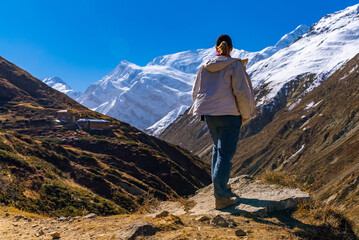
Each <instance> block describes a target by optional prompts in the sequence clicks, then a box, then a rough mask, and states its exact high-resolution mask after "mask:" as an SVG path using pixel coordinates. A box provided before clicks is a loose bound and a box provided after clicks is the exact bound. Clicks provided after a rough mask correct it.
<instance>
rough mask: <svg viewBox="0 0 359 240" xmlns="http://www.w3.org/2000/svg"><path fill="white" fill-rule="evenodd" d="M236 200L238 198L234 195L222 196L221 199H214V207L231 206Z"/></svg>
mask: <svg viewBox="0 0 359 240" xmlns="http://www.w3.org/2000/svg"><path fill="white" fill-rule="evenodd" d="M237 202H238V198H236V197H224V198H221V199H216V209H217V210H220V209H224V208H227V207H229V206H232V205H234V204H236V203H237Z"/></svg>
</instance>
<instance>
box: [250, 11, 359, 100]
mask: <svg viewBox="0 0 359 240" xmlns="http://www.w3.org/2000/svg"><path fill="white" fill-rule="evenodd" d="M358 13H359V4H357V5H354V6H352V7H348V8H346V9H344V10H342V11H339V12H335V13H333V14H328V15H326V16H324V17H322V18H321V19H320V20H319V21H318V22H317V23H315V24H313V25H312V27H311V28H310V29H309V31H308V32H307V33H306V34H304V35H303V36H302V37H301V38H300V39H297V41H295V42H294V43H293V44H291V45H289V46H288V47H286V48H284V49H282V50H280V51H278V52H276V53H275V54H273V55H272V56H271V57H269V58H267V59H264V60H262V61H260V62H256V63H254V64H253V65H252V66H250V67H249V68H248V72H249V74H250V76H251V79H252V81H253V86H254V87H257V89H259V88H262V89H264V88H265V91H266V94H265V95H262V96H257V104H259V105H261V104H263V103H266V102H268V101H271V100H273V98H274V97H275V96H276V95H277V93H278V92H279V91H280V90H281V89H282V87H283V86H284V85H285V84H286V83H288V82H289V81H291V80H294V79H295V78H298V76H304V75H309V74H314V75H315V79H314V82H313V83H312V85H311V86H310V87H309V86H308V89H307V91H306V92H308V91H311V90H312V89H313V88H314V87H316V86H318V84H320V83H321V82H322V81H323V80H325V79H326V78H327V77H328V76H329V75H331V74H332V73H333V72H334V71H335V70H337V69H338V68H340V67H341V66H342V65H343V64H344V63H345V62H347V61H348V60H349V59H351V58H353V57H354V56H355V55H356V54H357V53H358V52H359V15H358ZM264 86H265V87H264Z"/></svg>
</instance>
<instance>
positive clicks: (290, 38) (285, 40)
mask: <svg viewBox="0 0 359 240" xmlns="http://www.w3.org/2000/svg"><path fill="white" fill-rule="evenodd" d="M308 30H309V27H308V26H307V25H304V24H301V25H299V26H298V27H297V28H296V29H294V30H293V31H291V32H290V33H287V34H285V35H284V36H283V37H282V38H281V39H280V40H279V41H278V42H277V44H276V45H275V46H274V47H275V48H276V49H282V48H285V47H287V46H288V45H289V44H290V43H292V42H294V41H295V40H296V39H297V38H298V37H300V36H302V35H304V34H305V33H307V32H308Z"/></svg>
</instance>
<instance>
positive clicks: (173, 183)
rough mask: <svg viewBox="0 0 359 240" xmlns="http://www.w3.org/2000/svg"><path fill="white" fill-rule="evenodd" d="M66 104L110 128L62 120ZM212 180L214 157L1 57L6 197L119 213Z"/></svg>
mask: <svg viewBox="0 0 359 240" xmlns="http://www.w3.org/2000/svg"><path fill="white" fill-rule="evenodd" d="M61 109H67V110H69V111H72V112H73V113H74V114H77V115H78V116H81V117H83V118H101V119H106V120H109V121H111V126H110V129H108V130H105V131H84V130H82V129H79V128H78V126H77V125H76V124H71V123H68V124H65V125H57V124H56V123H55V121H54V116H56V112H57V111H58V110H61ZM209 182H210V177H209V171H208V165H207V164H205V163H204V162H202V161H201V160H200V159H199V158H197V157H194V156H192V155H190V154H189V152H188V151H186V150H184V149H181V148H179V147H176V146H174V145H172V144H168V143H166V142H164V141H162V140H159V139H156V138H154V137H151V136H148V135H146V134H145V133H143V132H141V131H139V130H138V129H136V128H134V127H131V126H130V125H128V124H126V123H123V122H120V121H118V120H116V119H113V118H110V117H108V116H105V115H102V114H99V113H96V112H94V111H91V110H89V109H87V108H85V107H84V106H82V105H80V104H78V103H77V102H75V101H74V100H72V99H71V98H69V97H68V96H66V95H65V94H63V93H60V92H58V91H56V90H54V89H53V88H51V87H49V86H47V85H46V84H44V83H43V82H41V81H40V80H38V79H36V78H34V77H33V76H31V75H30V74H29V73H27V72H25V71H23V70H22V69H20V68H18V67H17V66H15V65H14V64H12V63H10V62H8V61H6V60H5V59H3V58H0V202H1V203H2V204H5V205H12V206H15V207H18V208H21V209H25V210H28V211H33V212H38V213H46V214H49V215H59V214H67V215H76V214H82V213H83V212H86V211H92V212H95V213H97V214H103V215H106V214H118V213H125V212H130V211H134V210H136V209H138V207H139V206H140V204H142V203H143V201H144V200H145V199H146V198H148V197H155V198H159V199H168V198H177V197H179V196H185V195H188V194H193V193H194V192H195V191H196V190H197V189H198V188H200V187H202V186H204V185H206V184H208V183H209Z"/></svg>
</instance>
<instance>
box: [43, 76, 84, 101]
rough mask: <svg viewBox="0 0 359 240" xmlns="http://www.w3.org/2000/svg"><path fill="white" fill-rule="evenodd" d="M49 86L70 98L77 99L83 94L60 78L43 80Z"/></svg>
mask: <svg viewBox="0 0 359 240" xmlns="http://www.w3.org/2000/svg"><path fill="white" fill-rule="evenodd" d="M42 81H43V82H44V83H46V84H47V85H48V86H50V87H52V88H53V89H56V90H57V91H59V92H62V93H65V94H66V95H68V96H69V97H71V98H73V99H76V98H78V97H80V95H81V92H77V91H75V90H73V89H72V88H71V87H70V86H69V85H68V84H67V83H66V82H65V81H63V80H62V79H61V78H59V77H49V78H45V79H43V80H42Z"/></svg>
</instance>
